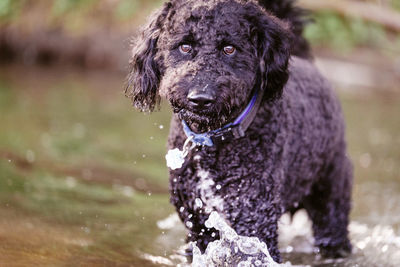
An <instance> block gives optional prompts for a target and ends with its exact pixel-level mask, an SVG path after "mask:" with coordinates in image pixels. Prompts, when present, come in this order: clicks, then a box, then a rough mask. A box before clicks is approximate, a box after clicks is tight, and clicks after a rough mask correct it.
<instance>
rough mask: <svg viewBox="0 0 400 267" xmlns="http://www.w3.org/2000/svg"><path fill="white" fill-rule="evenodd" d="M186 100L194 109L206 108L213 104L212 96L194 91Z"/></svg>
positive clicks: (213, 98)
mask: <svg viewBox="0 0 400 267" xmlns="http://www.w3.org/2000/svg"><path fill="white" fill-rule="evenodd" d="M187 98H188V100H189V103H190V105H191V106H192V107H194V108H206V107H209V106H211V105H212V104H213V103H214V102H215V97H214V96H212V95H210V94H208V93H205V92H198V91H196V90H194V91H192V92H190V93H189V95H188V96H187Z"/></svg>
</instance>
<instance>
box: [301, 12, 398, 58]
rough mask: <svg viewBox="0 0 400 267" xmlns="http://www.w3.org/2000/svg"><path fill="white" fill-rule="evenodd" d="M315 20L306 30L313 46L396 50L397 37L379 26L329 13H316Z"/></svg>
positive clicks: (338, 48) (342, 48) (346, 49)
mask: <svg viewBox="0 0 400 267" xmlns="http://www.w3.org/2000/svg"><path fill="white" fill-rule="evenodd" d="M313 20H314V23H311V24H310V25H308V26H307V28H306V30H305V36H306V38H307V39H308V40H310V42H311V43H313V44H316V45H321V46H329V47H333V48H335V49H337V50H344V51H348V50H350V49H351V48H353V47H355V46H359V45H362V46H370V47H385V48H390V49H395V42H392V40H393V39H395V38H396V37H394V36H390V35H389V34H388V33H387V32H386V30H385V28H383V27H382V26H381V25H379V24H376V23H372V22H366V21H363V20H361V19H359V18H344V17H342V16H340V15H338V14H336V13H333V12H328V11H326V12H318V13H315V14H314V15H313ZM397 38H398V37H397Z"/></svg>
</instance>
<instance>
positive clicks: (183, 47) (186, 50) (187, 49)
mask: <svg viewBox="0 0 400 267" xmlns="http://www.w3.org/2000/svg"><path fill="white" fill-rule="evenodd" d="M179 51H180V52H181V53H182V54H189V53H190V52H191V51H192V46H191V45H189V44H182V45H180V46H179Z"/></svg>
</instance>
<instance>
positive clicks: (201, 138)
mask: <svg viewBox="0 0 400 267" xmlns="http://www.w3.org/2000/svg"><path fill="white" fill-rule="evenodd" d="M262 97H263V90H260V89H257V90H256V91H255V92H254V94H253V96H252V98H251V100H250V102H249V104H247V106H246V108H245V109H244V110H243V111H242V113H240V115H239V116H238V117H237V118H236V119H235V120H234V121H233V122H231V123H228V124H227V125H225V126H223V127H222V128H219V129H216V130H213V131H209V132H205V133H195V132H193V131H192V130H191V129H190V128H189V126H188V125H187V123H186V122H185V121H184V120H182V126H183V131H184V132H185V134H186V137H187V138H189V137H193V139H192V142H193V143H194V144H195V145H197V146H210V147H211V146H214V145H215V144H219V143H222V142H226V141H230V140H233V139H237V138H240V137H243V136H244V135H245V131H246V130H247V128H248V127H249V126H250V124H251V122H252V121H253V119H254V117H255V115H256V113H257V111H258V108H259V107H260V104H261V100H262Z"/></svg>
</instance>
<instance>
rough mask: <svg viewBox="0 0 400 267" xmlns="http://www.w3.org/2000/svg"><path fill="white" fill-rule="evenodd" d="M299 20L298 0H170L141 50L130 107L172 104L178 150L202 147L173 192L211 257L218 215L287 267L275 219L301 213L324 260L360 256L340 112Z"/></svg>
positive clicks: (138, 45) (178, 174)
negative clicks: (211, 224)
mask: <svg viewBox="0 0 400 267" xmlns="http://www.w3.org/2000/svg"><path fill="white" fill-rule="evenodd" d="M272 14H274V15H275V16H274V15H272ZM302 15H303V11H302V10H300V9H298V8H295V7H293V6H292V1H290V0H276V1H272V0H271V1H268V0H264V1H259V2H257V1H253V0H247V1H246V0H196V1H195V0H171V1H168V2H167V3H165V4H164V6H163V8H162V9H161V10H160V11H159V12H158V13H156V14H154V15H153V16H152V18H151V20H150V23H149V24H148V25H147V26H146V27H145V28H144V29H143V31H142V32H141V34H140V36H139V37H138V38H137V40H136V42H135V44H134V46H133V56H132V58H131V64H130V68H131V71H130V74H129V77H128V86H127V89H126V93H127V96H128V97H130V98H131V99H132V101H133V104H134V106H135V107H137V108H138V109H140V110H142V111H152V110H153V109H154V108H155V107H156V106H158V103H159V100H160V96H163V97H165V98H166V99H168V101H169V102H170V104H171V106H172V108H173V111H174V115H173V118H172V122H171V130H170V135H169V141H168V146H169V148H170V149H174V148H179V149H182V147H183V145H184V143H185V140H186V139H187V138H188V137H190V138H191V139H190V142H189V144H190V143H193V144H194V145H196V148H195V149H192V150H190V151H189V152H188V155H187V156H186V159H185V163H184V164H183V166H182V167H181V168H178V169H176V170H171V171H170V189H171V202H172V203H173V204H174V205H175V207H176V209H177V211H178V213H179V216H180V218H181V219H182V221H183V222H184V223H185V225H186V226H187V228H188V229H189V234H188V241H197V244H198V246H199V247H200V249H201V250H203V251H204V250H205V248H206V246H207V244H208V243H209V242H211V241H213V240H215V239H218V233H216V230H215V229H207V228H206V227H205V226H204V222H205V220H206V219H207V218H208V215H209V213H210V212H211V211H212V210H216V211H218V212H219V213H220V214H221V215H222V216H223V217H224V218H225V219H226V220H227V222H228V223H229V224H230V225H231V226H232V227H233V228H234V229H235V230H236V231H237V233H238V234H240V235H244V236H256V237H258V238H260V240H262V241H264V242H266V244H267V245H268V249H269V251H270V254H271V255H272V257H273V258H274V259H275V260H276V261H278V262H279V261H280V260H281V259H280V254H279V251H278V246H277V222H278V219H279V218H280V216H281V215H282V213H283V212H286V211H290V212H292V213H293V212H295V211H296V210H297V209H299V208H300V207H303V208H305V209H306V210H307V212H308V214H309V216H310V218H311V220H312V222H313V230H314V236H315V242H316V245H317V246H318V247H319V248H320V249H321V251H322V252H324V253H325V254H327V255H328V256H335V257H336V256H343V255H345V254H347V253H349V252H350V251H351V244H350V242H349V239H348V231H347V225H348V216H349V211H350V201H351V199H350V198H351V187H352V166H351V163H350V162H349V160H348V158H347V156H346V144H345V140H344V123H343V118H342V113H341V108H340V105H339V103H338V101H337V99H336V97H335V95H334V93H333V91H332V89H331V86H330V85H329V84H328V82H327V81H326V80H325V79H324V78H323V77H321V75H320V74H319V73H318V71H317V70H316V68H315V67H314V66H313V64H312V62H311V59H310V51H309V49H308V45H307V42H306V41H305V40H304V39H303V38H302V37H301V33H302V30H303V25H304V23H305V21H304V19H303V18H302V17H303V16H302ZM289 25H293V26H289ZM290 54H292V57H290ZM198 133H203V134H198Z"/></svg>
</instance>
